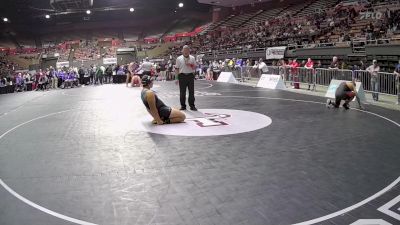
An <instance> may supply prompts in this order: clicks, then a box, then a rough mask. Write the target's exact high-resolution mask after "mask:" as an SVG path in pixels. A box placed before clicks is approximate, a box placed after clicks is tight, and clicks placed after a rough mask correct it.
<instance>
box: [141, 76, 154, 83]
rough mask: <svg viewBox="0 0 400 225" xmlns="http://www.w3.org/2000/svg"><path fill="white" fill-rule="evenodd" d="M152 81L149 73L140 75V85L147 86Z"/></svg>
mask: <svg viewBox="0 0 400 225" xmlns="http://www.w3.org/2000/svg"><path fill="white" fill-rule="evenodd" d="M152 82H153V79H152V78H151V76H149V75H144V76H143V77H142V85H143V86H148V85H150V84H151V83H152Z"/></svg>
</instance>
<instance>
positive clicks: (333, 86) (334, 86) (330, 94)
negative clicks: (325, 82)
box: [325, 79, 366, 102]
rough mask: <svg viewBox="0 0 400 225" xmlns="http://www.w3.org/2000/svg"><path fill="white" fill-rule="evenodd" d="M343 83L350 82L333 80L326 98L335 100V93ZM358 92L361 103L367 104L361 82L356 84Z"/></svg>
mask: <svg viewBox="0 0 400 225" xmlns="http://www.w3.org/2000/svg"><path fill="white" fill-rule="evenodd" d="M342 82H349V81H346V80H334V79H333V80H331V83H330V84H329V87H328V91H326V94H325V97H327V98H335V93H336V89H337V88H338V87H339V85H340V84H341V83H342ZM356 90H357V93H358V96H359V98H360V101H362V102H365V101H366V99H365V92H364V88H363V87H362V83H361V82H356ZM355 100H356V98H354V99H353V101H355Z"/></svg>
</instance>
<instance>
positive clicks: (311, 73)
mask: <svg viewBox="0 0 400 225" xmlns="http://www.w3.org/2000/svg"><path fill="white" fill-rule="evenodd" d="M304 67H305V68H307V71H306V76H307V83H308V89H307V90H310V87H311V85H313V90H314V89H315V84H314V79H313V77H314V74H315V71H314V62H313V61H312V59H311V58H308V59H307V63H306V64H305V65H304Z"/></svg>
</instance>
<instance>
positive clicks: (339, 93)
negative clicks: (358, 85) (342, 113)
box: [334, 82, 355, 108]
mask: <svg viewBox="0 0 400 225" xmlns="http://www.w3.org/2000/svg"><path fill="white" fill-rule="evenodd" d="M354 96H355V93H354V92H353V91H352V90H351V89H350V88H349V86H347V83H346V82H342V83H340V85H339V87H338V88H337V89H336V93H335V104H334V107H336V108H338V107H339V106H340V102H341V101H342V100H345V101H346V100H351V99H352V98H353V97H354ZM343 106H344V107H345V108H347V107H348V105H343Z"/></svg>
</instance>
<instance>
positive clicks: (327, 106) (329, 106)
mask: <svg viewBox="0 0 400 225" xmlns="http://www.w3.org/2000/svg"><path fill="white" fill-rule="evenodd" d="M325 106H326V108H332V101H331V100H330V99H327V100H326V105H325Z"/></svg>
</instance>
